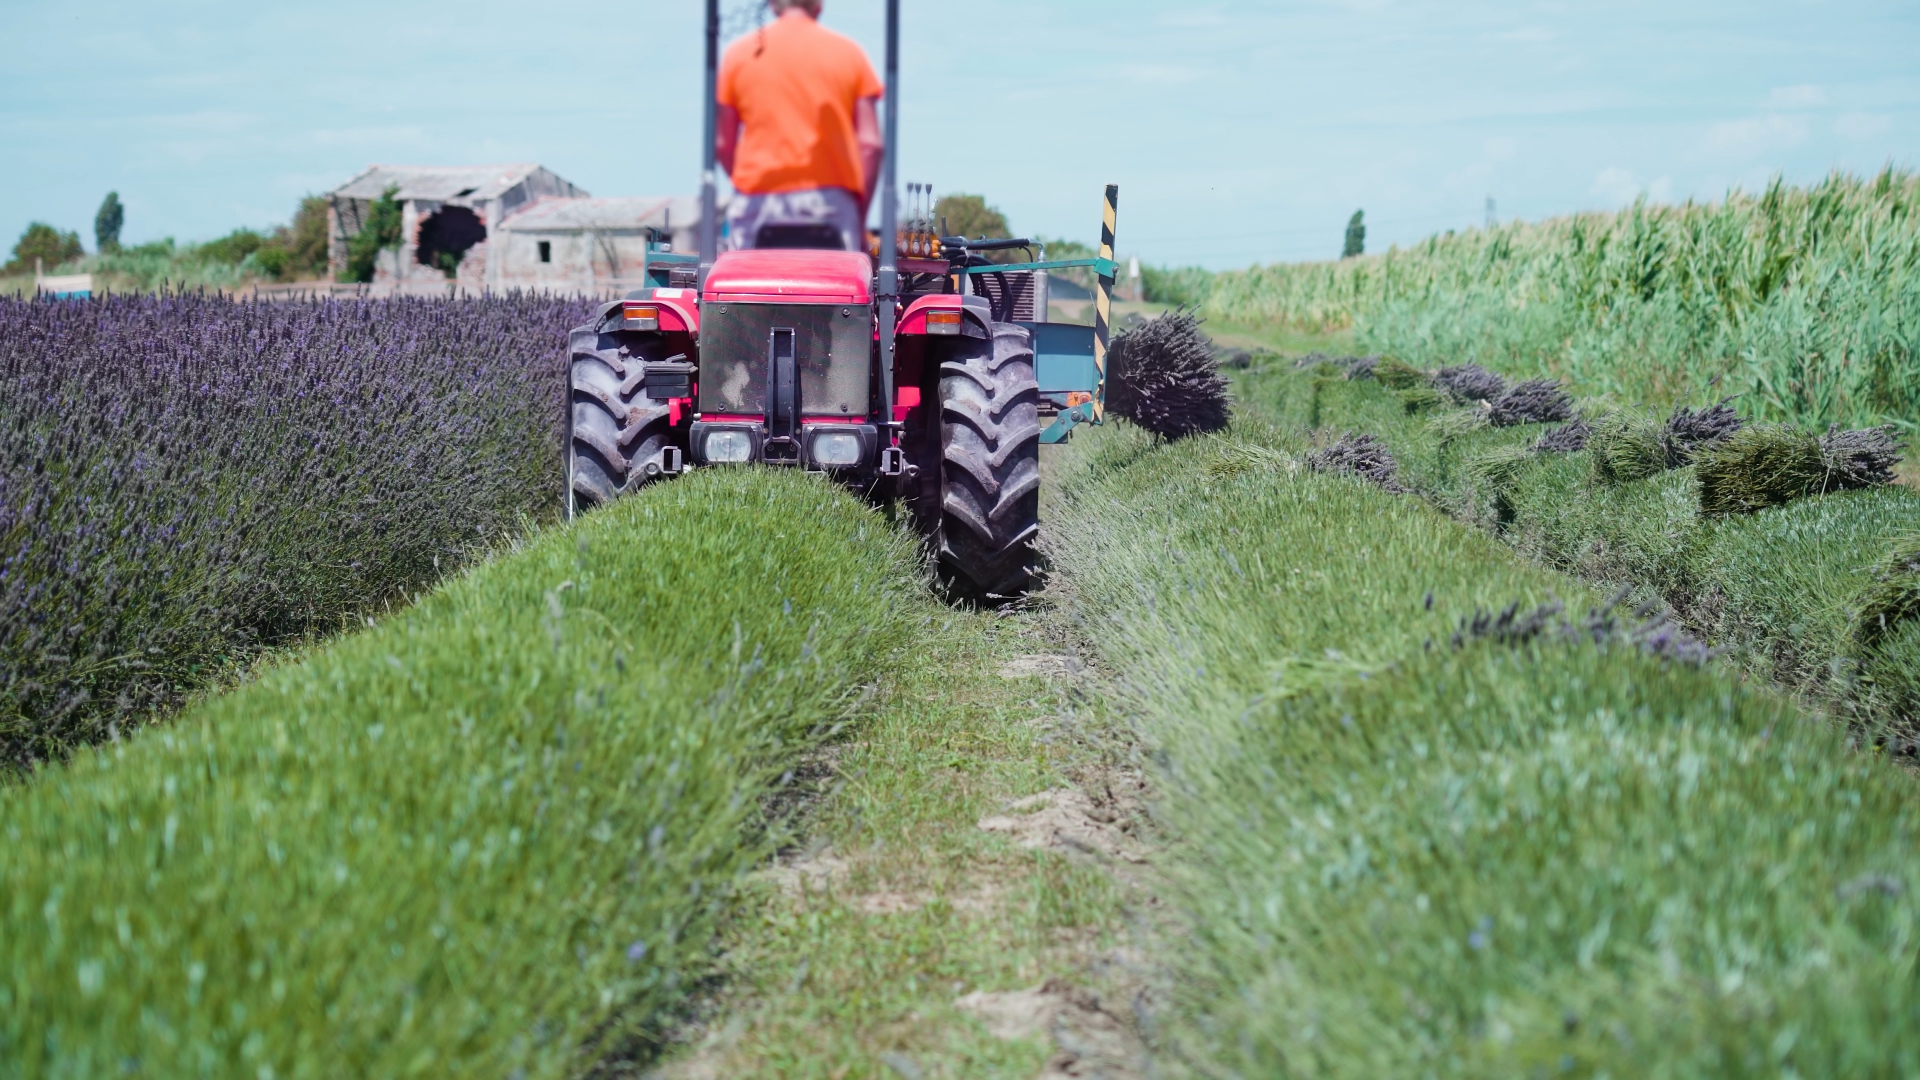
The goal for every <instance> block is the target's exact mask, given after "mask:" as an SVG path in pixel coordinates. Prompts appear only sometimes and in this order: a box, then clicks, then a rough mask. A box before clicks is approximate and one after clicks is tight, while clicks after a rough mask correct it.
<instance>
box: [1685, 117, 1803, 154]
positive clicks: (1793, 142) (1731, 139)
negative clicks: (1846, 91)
mask: <svg viewBox="0 0 1920 1080" xmlns="http://www.w3.org/2000/svg"><path fill="white" fill-rule="evenodd" d="M1807 131H1808V124H1807V118H1806V117H1804V116H1789V115H1785V114H1782V113H1768V114H1766V115H1765V116H1754V117H1748V118H1747V119H1744V120H1724V121H1721V122H1720V123H1718V124H1715V125H1713V126H1712V127H1710V128H1708V129H1707V145H1709V146H1711V147H1713V148H1714V149H1715V150H1721V151H1725V152H1727V153H1732V154H1759V153H1765V152H1768V151H1773V150H1785V149H1789V148H1791V147H1795V146H1798V145H1800V144H1801V143H1803V142H1805V141H1807Z"/></svg>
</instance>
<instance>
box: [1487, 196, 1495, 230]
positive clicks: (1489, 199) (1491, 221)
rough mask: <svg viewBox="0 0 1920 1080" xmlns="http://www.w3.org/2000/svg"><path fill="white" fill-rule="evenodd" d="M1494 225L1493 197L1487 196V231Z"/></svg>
mask: <svg viewBox="0 0 1920 1080" xmlns="http://www.w3.org/2000/svg"><path fill="white" fill-rule="evenodd" d="M1494 224H1495V219H1494V215H1493V196H1491V195H1489V196H1487V228H1489V229H1491V228H1493V226H1494Z"/></svg>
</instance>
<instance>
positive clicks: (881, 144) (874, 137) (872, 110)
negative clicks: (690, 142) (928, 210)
mask: <svg viewBox="0 0 1920 1080" xmlns="http://www.w3.org/2000/svg"><path fill="white" fill-rule="evenodd" d="M879 101H880V99H879V98H870V97H866V98H861V99H860V100H859V101H856V102H854V103H853V141H854V143H855V145H857V146H858V147H859V148H860V178H861V181H862V182H863V183H864V184H865V190H863V191H861V192H860V220H861V221H865V220H866V219H867V207H868V206H871V205H872V204H873V193H874V192H875V191H877V190H879V187H880V159H881V158H882V157H884V156H885V155H886V150H887V146H886V142H885V140H883V139H882V138H881V137H880V109H879ZM736 122H737V121H736Z"/></svg>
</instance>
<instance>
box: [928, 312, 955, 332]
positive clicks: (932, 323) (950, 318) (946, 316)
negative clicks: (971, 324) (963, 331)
mask: <svg viewBox="0 0 1920 1080" xmlns="http://www.w3.org/2000/svg"><path fill="white" fill-rule="evenodd" d="M959 332H960V313H959V312H958V311H929V312H927V333H929V334H958V333H959Z"/></svg>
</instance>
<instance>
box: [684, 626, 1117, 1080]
mask: <svg viewBox="0 0 1920 1080" xmlns="http://www.w3.org/2000/svg"><path fill="white" fill-rule="evenodd" d="M1044 621H1045V617H1044V616H1038V617H1036V616H1033V615H1020V616H1014V617H1008V616H996V615H990V614H982V613H967V612H954V613H952V614H951V615H950V616H942V617H940V618H937V619H935V620H933V621H932V622H930V623H928V624H927V625H926V626H925V627H924V628H922V631H921V633H920V634H919V636H918V641H919V642H920V643H921V644H920V645H919V646H918V647H917V648H916V650H915V652H914V654H913V655H912V656H910V657H908V658H905V659H904V660H903V661H902V662H901V663H899V664H898V665H896V666H895V667H894V668H893V669H892V670H890V671H889V672H888V673H887V674H886V675H885V676H884V677H883V678H882V679H881V680H880V682H879V684H878V687H877V693H876V695H875V698H874V700H873V702H872V705H871V717H870V719H869V720H868V721H867V722H865V723H863V724H862V725H861V727H860V729H859V731H858V733H857V734H856V735H855V736H854V737H853V738H852V739H850V740H849V741H848V742H846V743H845V744H843V745H839V746H836V747H834V748H832V754H833V769H832V773H831V775H830V776H829V777H828V778H827V779H826V781H825V784H826V792H825V794H824V795H823V796H822V797H820V798H819V800H818V801H817V803H815V804H814V805H813V806H812V807H811V808H810V809H809V812H808V814H807V816H806V819H805V822H804V825H805V832H806V836H805V839H804V841H802V842H801V843H800V844H799V846H798V850H796V851H794V852H792V853H790V855H789V861H793V860H799V862H800V864H801V865H803V866H813V867H824V866H832V867H833V868H834V870H833V873H831V874H826V873H821V874H819V875H818V876H811V877H808V878H807V879H806V880H807V887H806V888H804V889H802V888H795V887H793V885H792V884H791V883H789V885H788V886H787V887H785V888H782V887H779V886H777V885H776V884H775V883H774V882H773V881H772V880H768V879H763V880H762V881H761V882H760V883H759V884H758V886H757V887H756V888H755V889H753V890H751V891H749V892H747V893H745V894H744V895H743V897H742V903H741V905H740V906H739V907H738V908H737V909H736V913H735V915H734V917H733V918H732V919H731V920H730V923H729V927H728V929H727V931H726V933H725V935H724V938H723V940H724V942H725V946H726V959H725V972H726V974H727V982H726V984H725V987H724V989H723V991H722V993H721V996H720V999H719V1001H718V1003H717V1005H716V1010H715V1011H716V1015H715V1016H714V1017H713V1018H712V1019H711V1022H710V1023H709V1024H708V1026H707V1029H706V1031H705V1032H704V1033H703V1034H702V1036H701V1037H700V1038H699V1039H697V1040H695V1041H694V1043H693V1045H690V1046H688V1047H686V1048H684V1049H683V1050H681V1051H680V1052H679V1053H678V1054H677V1055H676V1061H674V1062H670V1063H669V1064H668V1066H667V1068H666V1072H665V1075H666V1076H668V1077H675V1076H689V1077H691V1076H779V1077H796V1078H799V1077H820V1078H828V1077H832V1078H836V1080H846V1078H854V1077H861V1078H865V1077H878V1078H888V1080H892V1078H894V1077H896V1076H897V1074H896V1073H895V1072H893V1071H891V1070H890V1069H889V1068H888V1067H887V1066H886V1064H885V1063H884V1060H883V1055H898V1056H899V1057H903V1058H905V1059H906V1060H907V1061H910V1062H912V1063H913V1064H914V1066H915V1067H917V1068H918V1069H920V1070H921V1073H922V1075H924V1076H926V1077H953V1078H968V1080H971V1078H975V1077H1007V1078H1009V1080H1012V1078H1023V1080H1024V1078H1026V1077H1031V1076H1033V1075H1035V1074H1036V1073H1038V1072H1039V1071H1040V1069H1041V1066H1042V1065H1043V1064H1044V1063H1045V1061H1046V1059H1047V1057H1048V1056H1049V1054H1050V1053H1051V1052H1052V1048H1051V1046H1050V1045H1049V1044H1048V1042H1047V1041H1046V1040H1044V1039H1016V1040H1011V1041H1008V1040H1002V1039H999V1038H996V1037H995V1036H993V1035H992V1034H991V1033H989V1032H988V1031H987V1029H986V1028H985V1027H984V1026H983V1025H982V1024H981V1023H980V1022H979V1021H978V1020H977V1019H975V1018H973V1017H971V1016H969V1015H967V1014H966V1013H964V1012H963V1011H962V1010H961V1009H959V1008H957V1007H956V1004H955V1002H956V1000H957V999H958V998H960V997H961V996H962V995H964V994H967V993H970V992H972V991H975V990H986V991H1003V990H1021V989H1026V988H1028V987H1031V986H1034V985H1036V984H1038V983H1040V982H1042V981H1043V980H1044V979H1046V978H1047V977H1049V976H1061V977H1065V978H1068V979H1069V980H1071V981H1073V982H1075V983H1078V984H1082V985H1085V984H1087V983H1092V984H1094V985H1096V986H1099V987H1100V988H1101V989H1106V987H1105V986H1101V984H1100V982H1099V980H1098V979H1097V978H1096V977H1093V976H1090V975H1089V974H1088V971H1087V968H1088V963H1089V961H1090V960H1092V959H1094V958H1095V956H1096V955H1097V954H1099V953H1100V952H1101V950H1102V949H1104V948H1107V947H1110V946H1111V945H1112V944H1113V942H1114V941H1115V939H1116V938H1117V937H1120V936H1123V935H1124V932H1123V931H1121V930H1119V924H1120V918H1121V909H1122V905H1123V901H1124V893H1125V890H1124V889H1123V888H1121V887H1120V886H1118V885H1117V884H1116V882H1115V881H1114V880H1113V879H1111V878H1110V877H1109V876H1108V875H1107V873H1106V871H1105V870H1103V869H1102V868H1101V867H1099V866H1098V865H1094V864H1090V863H1088V862H1086V861H1084V860H1078V861H1076V860H1075V859H1073V858H1070V857H1068V856H1067V855H1063V854H1061V853H1058V852H1052V851H1034V850H1027V849H1022V848H1020V847H1017V846H1016V845H1015V844H1014V843H1012V842H1011V841H1010V840H1009V839H1008V838H1007V837H1005V836H1003V835H1001V834H997V833H990V832H985V831H982V830H981V829H979V828H978V827H977V823H978V822H979V821H980V819H981V818H983V817H986V816H988V815H992V814H996V813H999V812H1001V809H1002V807H1003V806H1004V805H1005V804H1006V803H1007V802H1008V801H1010V800H1013V799H1017V798H1019V797H1021V796H1025V795H1030V794H1033V793H1036V792H1041V791H1045V790H1048V789H1049V788H1055V787H1062V786H1066V785H1068V784H1070V783H1072V782H1073V779H1072V778H1073V776H1074V775H1075V774H1077V773H1081V772H1082V771H1083V770H1085V769H1087V768H1089V767H1097V766H1098V765H1100V764H1101V763H1102V760H1103V758H1104V757H1107V756H1110V755H1111V753H1112V747H1111V746H1110V745H1103V743H1102V739H1101V736H1102V735H1103V733H1104V730H1105V726H1106V722H1105V721H1104V719H1103V718H1102V717H1101V716H1100V715H1099V713H1098V711H1097V709H1095V708H1094V707H1093V706H1092V703H1091V702H1090V701H1089V700H1088V699H1087V698H1086V697H1085V696H1084V695H1082V694H1080V693H1077V692H1073V693H1069V691H1068V690H1067V688H1066V687H1065V686H1064V685H1063V684H1062V683H1060V682H1057V681H1053V680H1049V679H1047V678H1043V677H1036V676H1031V675H1029V676H1023V677H1017V678H1006V677H1002V675H1001V674H999V672H1000V671H1001V670H1002V668H1003V667H1004V666H1005V665H1006V664H1007V662H1008V661H1009V660H1010V659H1012V658H1013V657H1015V656H1018V655H1019V654H1021V653H1023V652H1035V651H1045V652H1051V651H1054V650H1057V649H1058V648H1059V646H1057V645H1051V644H1049V643H1048V642H1047V641H1045V640H1042V639H1041V638H1040V637H1039V636H1038V635H1037V634H1036V632H1035V631H1036V628H1037V627H1038V626H1039V624H1041V623H1044ZM1081 681H1082V682H1084V681H1085V679H1084V678H1083V679H1082V680H1081Z"/></svg>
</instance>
